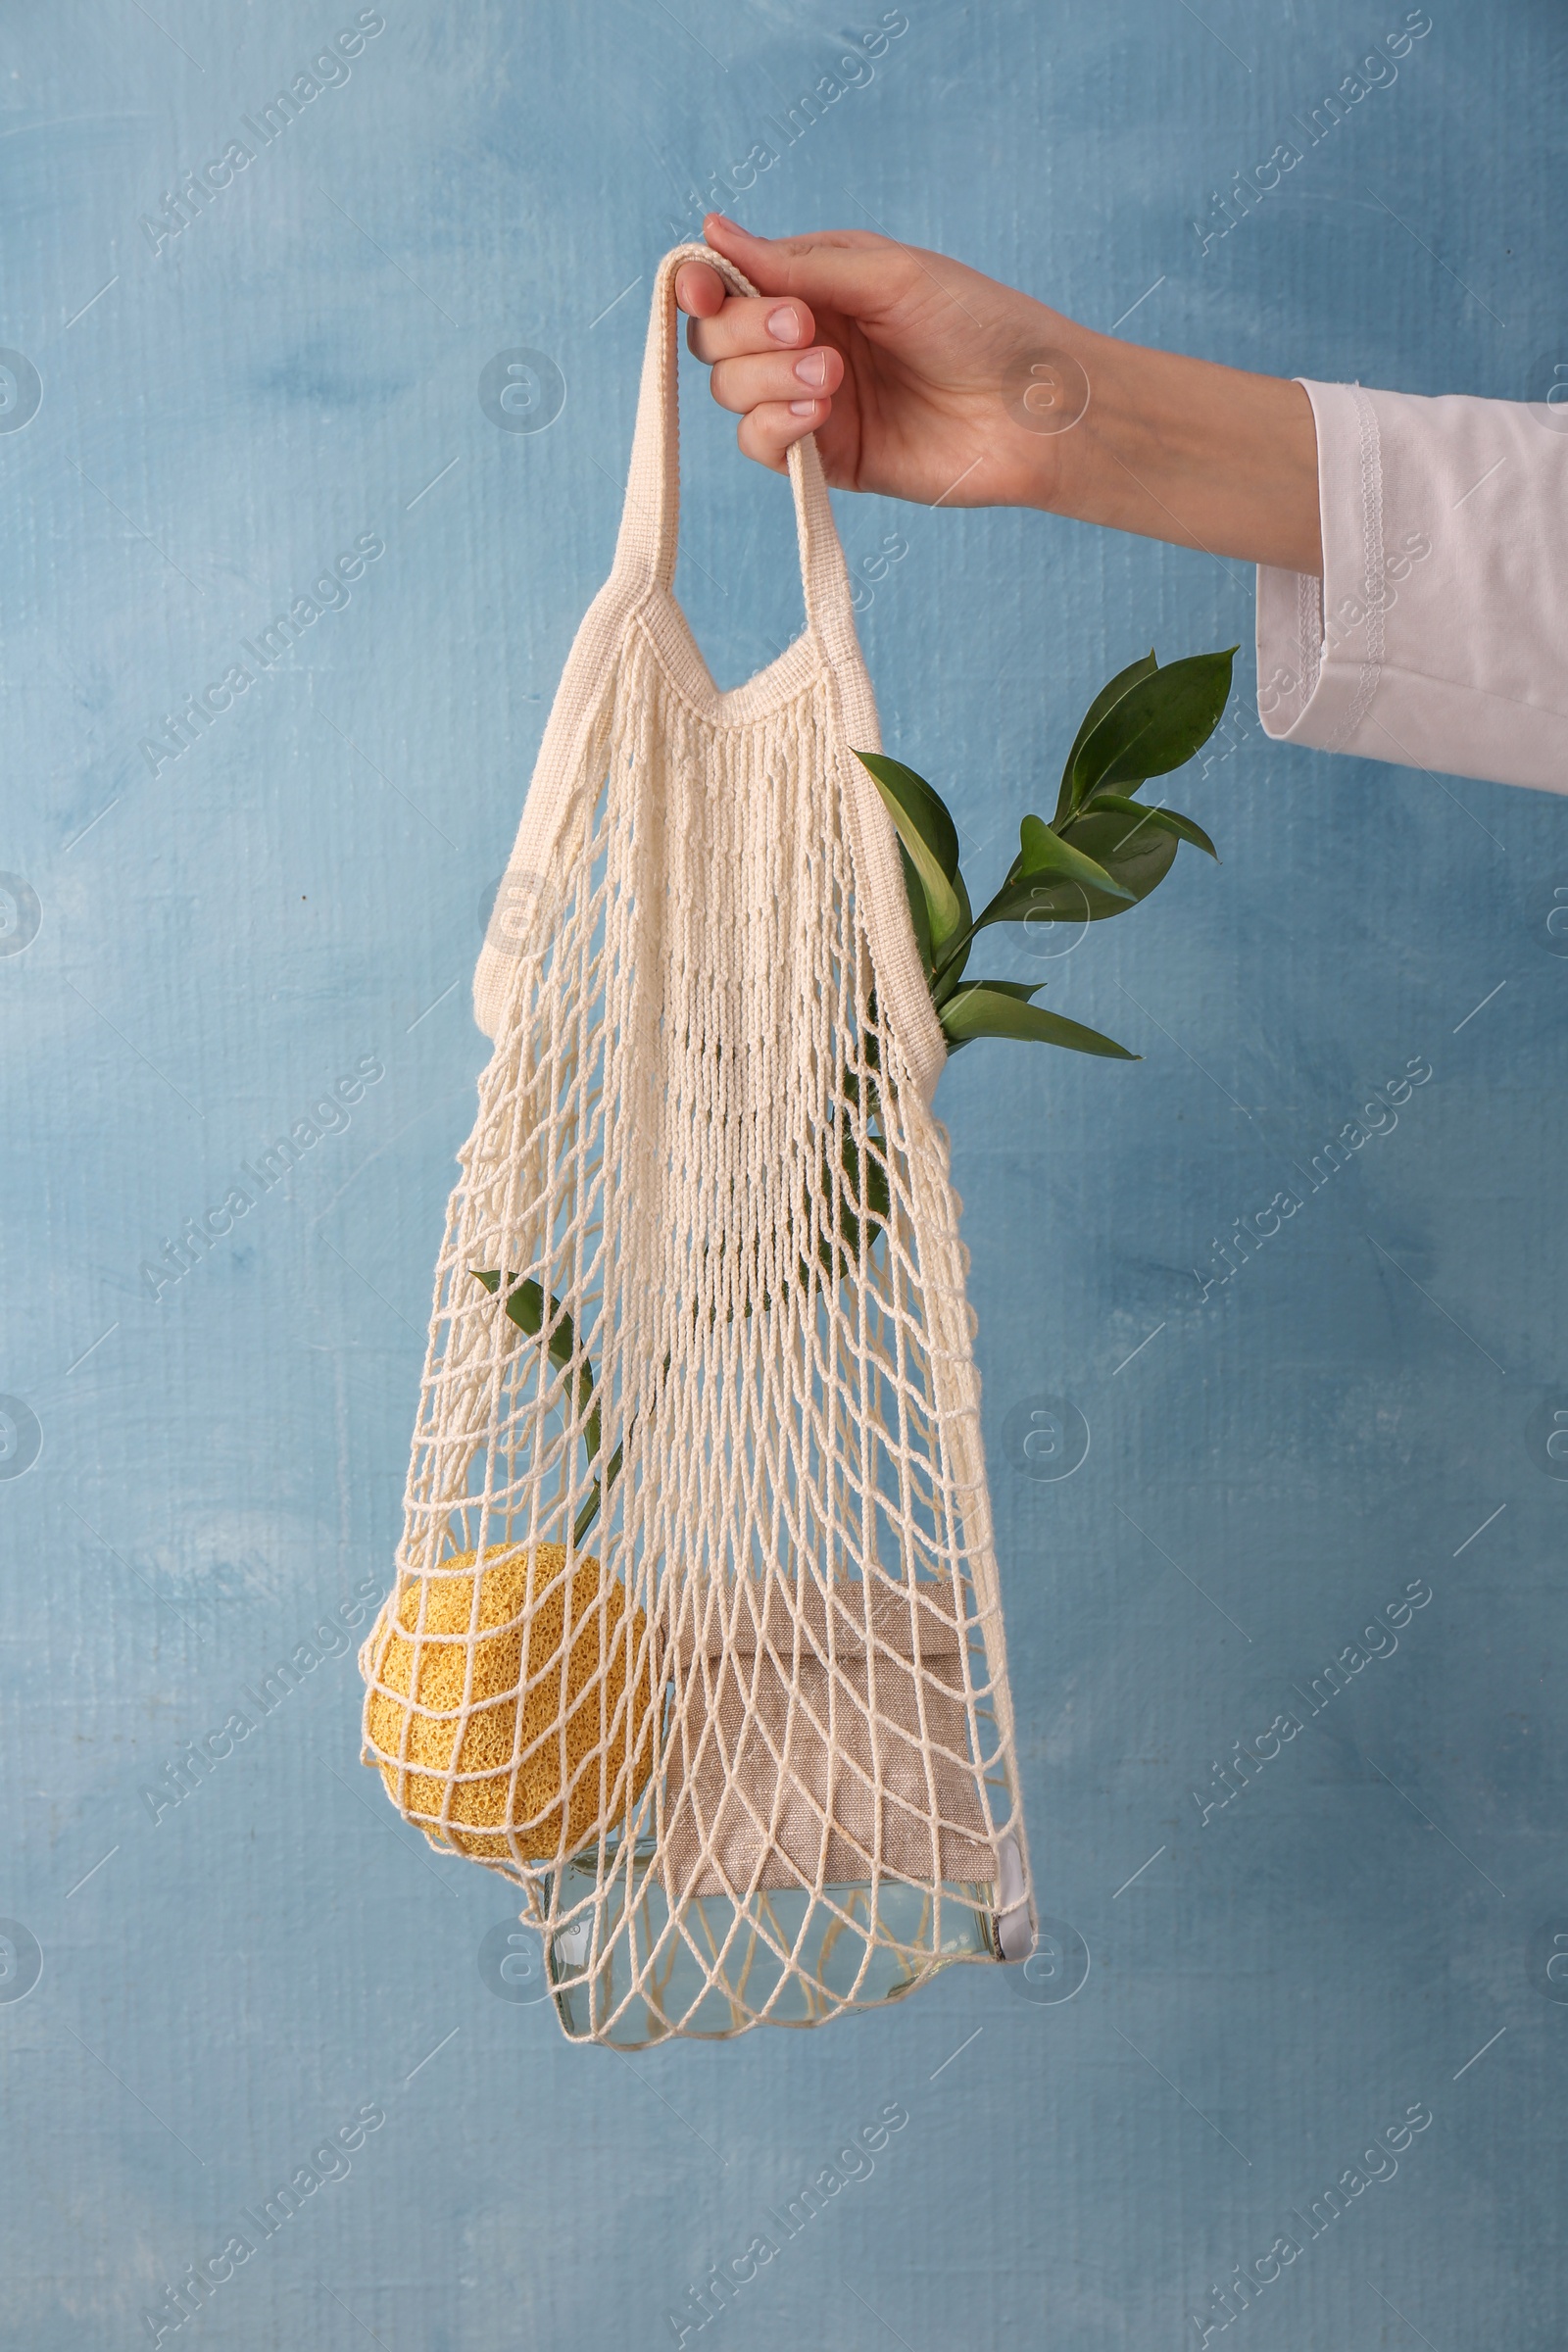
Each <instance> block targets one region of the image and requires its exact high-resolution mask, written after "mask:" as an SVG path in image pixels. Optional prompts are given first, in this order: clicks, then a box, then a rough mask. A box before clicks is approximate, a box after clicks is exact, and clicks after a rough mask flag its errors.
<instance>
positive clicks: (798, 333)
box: [675, 213, 1323, 573]
mask: <svg viewBox="0 0 1568 2352" xmlns="http://www.w3.org/2000/svg"><path fill="white" fill-rule="evenodd" d="M703 233H704V236H705V237H706V238H707V241H708V243H709V244H710V245H711V247H712V248H713V250H714V251H715V252H717V253H721V254H723V255H724V256H725V258H726V259H727V260H729V261H732V262H734V263H735V264H736V265H737V266H738V267H739V268H740V269H741V270H744V271H745V273H746V275H747V276H748V277H749V278H750V279H751V281H752V283H753V285H755V286H759V287H760V288H761V292H760V295H758V296H757V297H755V298H753V297H748V296H741V295H735V294H731V293H730V292H729V291H728V289H727V288H726V286H725V285H724V282H723V280H722V279H721V278H720V277H719V276H718V274H717V272H716V271H715V270H707V269H705V268H704V267H703V265H702V264H701V263H700V262H689V263H687V265H686V267H685V268H684V269H683V270H681V271H680V272H679V274H678V276H677V277H676V280H675V299H676V300H677V302H678V303H679V304H680V307H681V309H682V310H683V311H685V312H687V313H689V315H690V318H691V325H690V327H689V328H688V329H687V333H688V338H689V340H690V343H691V347H692V350H693V351H694V352H695V353H696V354H697V357H698V358H699V359H700V360H706V361H707V362H708V363H709V365H710V366H711V368H712V371H713V372H712V390H713V398H714V399H715V400H716V401H717V402H718V403H719V404H720V406H721V407H723V408H726V409H729V410H731V411H733V412H734V414H735V415H736V416H738V417H740V419H741V423H740V430H739V435H738V438H739V441H740V446H741V449H742V451H743V452H744V453H745V455H746V456H747V457H749V458H755V459H756V460H757V461H758V463H759V464H760V465H762V466H771V467H772V468H773V470H774V471H775V472H778V471H780V470H782V468H783V466H784V462H785V458H786V455H787V453H788V451H789V448H790V446H791V444H792V443H793V442H796V441H799V440H802V439H803V438H804V437H805V435H806V434H808V433H814V434H815V435H816V446H817V449H818V451H819V453H820V455H821V459H822V467H823V471H824V472H825V474H826V475H827V478H828V481H829V482H830V483H831V484H832V485H833V487H834V488H835V489H839V490H877V491H881V492H883V493H884V494H885V495H887V496H888V497H890V498H907V499H909V500H911V501H914V502H915V503H917V504H919V505H921V506H928V507H934V506H952V507H996V506H1018V507H1042V508H1045V509H1047V510H1048V511H1049V512H1051V513H1053V514H1056V515H1072V516H1074V517H1076V518H1077V519H1078V520H1080V521H1083V522H1098V523H1106V524H1109V525H1111V526H1112V527H1113V528H1115V529H1117V530H1123V531H1137V532H1141V533H1142V534H1143V535H1144V536H1145V537H1148V538H1152V539H1168V540H1170V541H1171V542H1172V543H1173V544H1174V545H1176V546H1178V547H1197V548H1201V549H1203V550H1204V552H1205V553H1207V554H1209V555H1213V556H1231V557H1239V558H1241V559H1242V560H1243V561H1244V562H1248V563H1254V564H1277V565H1279V566H1280V567H1281V568H1283V569H1285V570H1289V571H1302V572H1317V573H1321V571H1322V568H1323V552H1322V544H1321V540H1320V537H1319V530H1318V487H1317V432H1316V427H1315V425H1314V423H1313V420H1312V405H1311V402H1310V401H1309V400H1308V399H1307V397H1306V394H1305V392H1304V391H1303V390H1302V388H1301V386H1300V385H1299V384H1296V383H1289V382H1286V381H1284V380H1282V379H1281V378H1280V377H1278V376H1272V375H1253V374H1250V373H1248V372H1246V371H1244V370H1243V369H1241V368H1217V367H1214V366H1213V365H1212V364H1211V363H1210V362H1208V361H1206V360H1190V359H1184V358H1182V357H1181V356H1180V355H1179V354H1178V353H1175V352H1163V351H1149V350H1144V349H1142V348H1140V346H1139V345H1137V344H1135V343H1122V342H1119V341H1118V340H1117V339H1116V337H1115V336H1113V335H1103V334H1097V333H1095V332H1094V330H1093V329H1091V328H1089V327H1085V326H1079V325H1078V324H1076V323H1075V321H1074V320H1072V319H1067V318H1064V317H1063V316H1062V314H1061V313H1060V312H1059V311H1053V310H1051V309H1049V308H1048V307H1047V305H1046V304H1045V303H1043V302H1037V301H1035V299H1034V298H1033V296H1031V295H1028V294H1021V293H1019V292H1017V291H1016V290H1015V289H1014V288H1013V287H1011V286H1004V285H1001V284H999V283H998V281H997V280H996V279H995V278H990V277H984V276H982V275H981V273H980V271H979V270H969V269H966V268H965V267H964V265H963V264H962V263H961V262H953V261H949V260H948V259H947V258H946V257H945V256H944V255H942V254H939V253H922V252H919V251H918V250H916V248H914V247H913V246H908V245H898V244H895V243H894V241H893V240H892V239H891V238H890V237H878V236H872V235H870V234H868V233H867V232H866V231H865V230H863V229H832V230H824V231H821V232H819V233H818V234H816V235H814V236H809V237H754V236H750V235H748V233H747V232H746V230H745V229H743V228H737V227H736V225H735V223H734V222H733V221H726V220H725V218H724V216H723V215H722V213H711V214H710V215H709V216H708V219H707V220H706V221H704V223H703Z"/></svg>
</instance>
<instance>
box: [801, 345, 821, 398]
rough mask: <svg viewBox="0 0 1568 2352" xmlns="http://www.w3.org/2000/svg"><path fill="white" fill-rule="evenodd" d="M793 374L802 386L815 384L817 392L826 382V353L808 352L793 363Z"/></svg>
mask: <svg viewBox="0 0 1568 2352" xmlns="http://www.w3.org/2000/svg"><path fill="white" fill-rule="evenodd" d="M795 372H796V374H797V375H798V376H799V377H800V379H801V381H802V383H803V384H815V385H816V387H817V389H818V391H820V390H821V388H822V386H823V385H824V384H825V383H826V382H827V353H826V352H825V351H809V352H808V353H807V354H806V356H805V358H804V359H800V360H797V361H796V363H795Z"/></svg>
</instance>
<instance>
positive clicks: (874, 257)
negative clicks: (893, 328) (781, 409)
mask: <svg viewBox="0 0 1568 2352" xmlns="http://www.w3.org/2000/svg"><path fill="white" fill-rule="evenodd" d="M703 236H704V239H705V241H706V242H707V243H708V244H710V245H711V247H712V248H713V251H714V252H715V253H721V254H722V255H723V256H724V259H725V260H726V261H729V262H733V263H734V264H735V266H736V268H737V269H740V270H745V272H746V274H747V276H748V277H749V278H750V279H751V281H752V283H753V285H754V286H756V287H757V289H758V291H759V292H760V293H762V294H798V295H800V297H801V298H802V300H803V301H804V302H807V303H809V305H810V306H811V308H812V309H813V310H816V309H821V310H833V311H839V312H841V313H843V314H844V316H846V317H847V318H851V319H872V318H875V317H876V316H877V315H878V314H879V313H881V312H884V311H887V310H890V309H891V308H892V307H893V304H894V303H895V302H896V300H897V299H898V297H899V296H900V295H901V294H902V293H904V292H905V290H906V282H907V276H908V270H909V257H908V255H907V252H906V250H905V248H904V247H903V246H901V245H896V244H895V243H894V242H893V240H892V238H891V237H879V236H874V235H872V233H871V232H870V231H869V230H868V229H859V228H837V229H821V230H818V231H817V232H816V233H815V234H814V235H812V236H806V237H754V236H753V235H752V233H751V231H750V230H749V229H745V228H742V227H741V225H740V223H739V222H738V221H731V220H729V219H728V218H727V217H726V216H725V215H724V214H723V213H710V214H709V215H708V217H707V219H706V220H705V221H704V222H703Z"/></svg>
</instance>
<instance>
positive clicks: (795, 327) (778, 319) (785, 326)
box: [767, 303, 801, 343]
mask: <svg viewBox="0 0 1568 2352" xmlns="http://www.w3.org/2000/svg"><path fill="white" fill-rule="evenodd" d="M767 331H768V333H769V334H770V335H771V336H772V338H773V340H774V342H775V343H798V342H799V341H800V339H801V314H800V312H799V311H796V310H792V309H791V308H790V305H789V304H788V303H785V305H784V306H783V308H782V310H777V311H769V312H768V314H767Z"/></svg>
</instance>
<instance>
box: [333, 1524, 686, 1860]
mask: <svg viewBox="0 0 1568 2352" xmlns="http://www.w3.org/2000/svg"><path fill="white" fill-rule="evenodd" d="M473 1559H474V1554H473V1553H472V1552H471V1551H466V1552H461V1553H459V1555H458V1556H457V1557H456V1558H455V1559H453V1560H450V1561H448V1562H446V1563H444V1566H445V1568H446V1570H447V1573H445V1574H443V1575H441V1576H437V1577H431V1578H430V1579H429V1580H428V1581H427V1582H426V1581H422V1580H421V1581H417V1582H415V1583H413V1584H411V1585H410V1586H409V1587H408V1589H407V1591H406V1592H405V1593H404V1594H403V1597H402V1600H401V1602H400V1603H399V1605H398V1607H397V1610H396V1612H395V1614H394V1611H393V1608H392V1605H391V1603H390V1602H389V1603H388V1604H387V1607H386V1608H385V1609H384V1610H383V1612H382V1615H381V1617H380V1619H379V1620H378V1622H377V1624H376V1627H375V1629H374V1632H373V1634H372V1636H371V1640H370V1642H369V1644H368V1650H369V1655H368V1666H369V1669H370V1671H369V1674H368V1677H367V1679H368V1682H369V1684H370V1690H369V1693H368V1698H367V1701H366V1708H365V1732H366V1740H367V1744H368V1747H369V1748H370V1749H371V1750H372V1751H373V1753H372V1756H371V1758H370V1759H369V1760H371V1761H373V1762H374V1763H375V1764H377V1765H378V1766H379V1767H380V1772H381V1778H382V1779H383V1781H384V1782H385V1783H386V1788H387V1793H388V1795H389V1796H390V1797H391V1799H392V1801H393V1803H394V1804H395V1805H396V1806H397V1807H398V1810H399V1811H400V1812H401V1813H404V1814H406V1815H407V1816H408V1818H409V1819H410V1820H411V1821H413V1822H414V1823H415V1825H416V1826H417V1828H419V1829H422V1830H425V1831H426V1832H428V1833H429V1834H430V1835H432V1836H435V1837H438V1838H443V1839H444V1840H448V1841H450V1842H451V1844H453V1845H454V1846H456V1847H457V1848H458V1850H459V1852H460V1853H465V1854H472V1855H473V1856H475V1857H476V1859H478V1860H479V1861H498V1862H507V1861H510V1860H512V1859H513V1858H514V1848H513V1845H512V1844H511V1843H510V1842H509V1837H508V1833H509V1832H510V1833H511V1836H512V1838H514V1839H515V1841H516V1850H517V1851H518V1852H520V1853H521V1854H523V1855H525V1856H527V1857H529V1858H530V1859H533V1858H540V1857H548V1856H551V1855H554V1854H556V1853H559V1852H560V1851H561V1850H562V1846H563V1839H562V1816H563V1811H564V1812H565V1817H566V1828H565V1838H564V1850H565V1851H566V1852H567V1853H571V1852H574V1851H575V1850H576V1849H577V1847H579V1846H580V1845H582V1844H584V1843H585V1842H586V1841H587V1839H588V1838H592V1837H593V1836H594V1835H595V1834H596V1833H597V1832H598V1831H599V1830H600V1829H601V1827H603V1828H606V1829H608V1828H611V1827H613V1825H614V1823H615V1822H617V1821H619V1820H621V1819H623V1818H624V1816H625V1815H626V1813H627V1812H628V1811H629V1810H630V1808H631V1806H632V1805H633V1804H634V1803H635V1801H636V1799H637V1797H638V1796H639V1795H640V1794H641V1793H642V1790H643V1789H644V1788H645V1787H646V1786H647V1782H648V1777H649V1774H650V1772H651V1771H652V1769H653V1741H654V1723H653V1706H652V1678H651V1675H650V1671H649V1659H648V1650H647V1646H646V1635H647V1628H648V1620H647V1617H646V1615H645V1613H644V1612H643V1610H641V1609H634V1610H633V1611H632V1612H631V1616H630V1621H629V1623H628V1622H627V1616H626V1593H625V1587H624V1586H623V1585H621V1584H620V1583H619V1582H618V1581H616V1580H614V1579H611V1580H609V1581H606V1580H605V1579H604V1578H602V1576H601V1573H600V1567H599V1562H598V1561H597V1560H596V1559H591V1558H589V1559H579V1560H578V1562H577V1566H576V1570H575V1572H574V1574H573V1576H572V1578H571V1626H572V1632H571V1644H570V1648H569V1651H568V1650H567V1648H566V1646H565V1604H566V1574H565V1567H566V1554H565V1551H564V1547H563V1546H562V1545H561V1544H538V1545H536V1546H534V1547H532V1548H531V1549H530V1548H527V1547H524V1546H522V1545H519V1546H517V1547H516V1548H515V1550H512V1551H506V1552H501V1553H498V1554H496V1555H495V1556H494V1557H492V1558H491V1559H489V1560H488V1561H487V1562H486V1565H485V1567H484V1570H483V1572H482V1574H481V1575H480V1578H479V1612H478V1622H477V1630H474V1615H473V1581H474V1580H473V1577H472V1574H471V1573H470V1574H468V1575H466V1576H464V1575H459V1574H456V1573H453V1572H454V1571H457V1570H460V1569H464V1568H467V1569H469V1570H470V1571H471V1569H472V1565H473ZM530 1576H531V1583H532V1591H531V1592H530V1589H529V1588H530ZM421 1598H422V1600H423V1602H424V1624H423V1627H422V1629H421V1628H420V1625H419V1604H420V1600H421ZM525 1607H526V1609H527V1617H526V1623H525V1622H524V1609H525ZM470 1651H471V1653H472V1657H473V1680H472V1684H471V1687H470V1691H469V1696H468V1703H467V1706H466V1709H465V1707H464V1696H463V1692H464V1682H465V1677H466V1669H467V1661H468V1656H469V1653H470ZM639 1656H640V1658H641V1666H640V1669H639V1679H638V1682H637V1686H636V1689H635V1691H634V1692H633V1693H632V1695H631V1700H630V1703H629V1705H628V1704H626V1703H624V1700H625V1692H626V1679H627V1667H628V1663H630V1662H633V1661H635V1660H637V1659H638V1658H639ZM411 1692H412V1704H410V1703H409V1702H410V1694H411ZM519 1715H520V1722H519ZM563 1725H564V1740H563ZM405 1728H406V1729H407V1740H408V1745H407V1751H406V1752H405V1747H404V1739H405ZM460 1731H461V1733H462V1740H461V1741H460V1740H459V1738H458V1735H459V1733H460ZM634 1739H635V1740H636V1742H637V1747H636V1755H635V1758H634V1759H630V1758H629V1750H630V1747H631V1743H632V1741H633V1740H634ZM563 1745H564V1751H565V1753H564V1761H565V1772H564V1775H563V1769H562V1766H563V1752H562V1751H563ZM454 1747H456V1750H457V1753H456V1757H455V1758H454V1753H453V1751H454ZM600 1751H603V1753H602V1754H601V1752H600ZM514 1755H516V1756H517V1759H518V1760H517V1763H516V1766H515V1777H514V1763H513V1758H514ZM585 1758H587V1759H591V1760H590V1761H588V1762H587V1763H586V1764H584V1759H585ZM579 1765H582V1766H583V1770H582V1771H581V1772H580V1773H578V1770H577V1768H578V1766H579ZM469 1774H471V1775H474V1776H476V1777H474V1778H471V1779H469V1778H466V1777H463V1776H466V1775H469ZM573 1776H575V1777H573ZM449 1786H450V1804H449V1803H448V1802H447V1798H448V1789H449ZM564 1786H565V1787H566V1788H567V1789H569V1796H568V1798H567V1802H566V1805H565V1807H563V1803H562V1793H563V1787H564Z"/></svg>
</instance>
